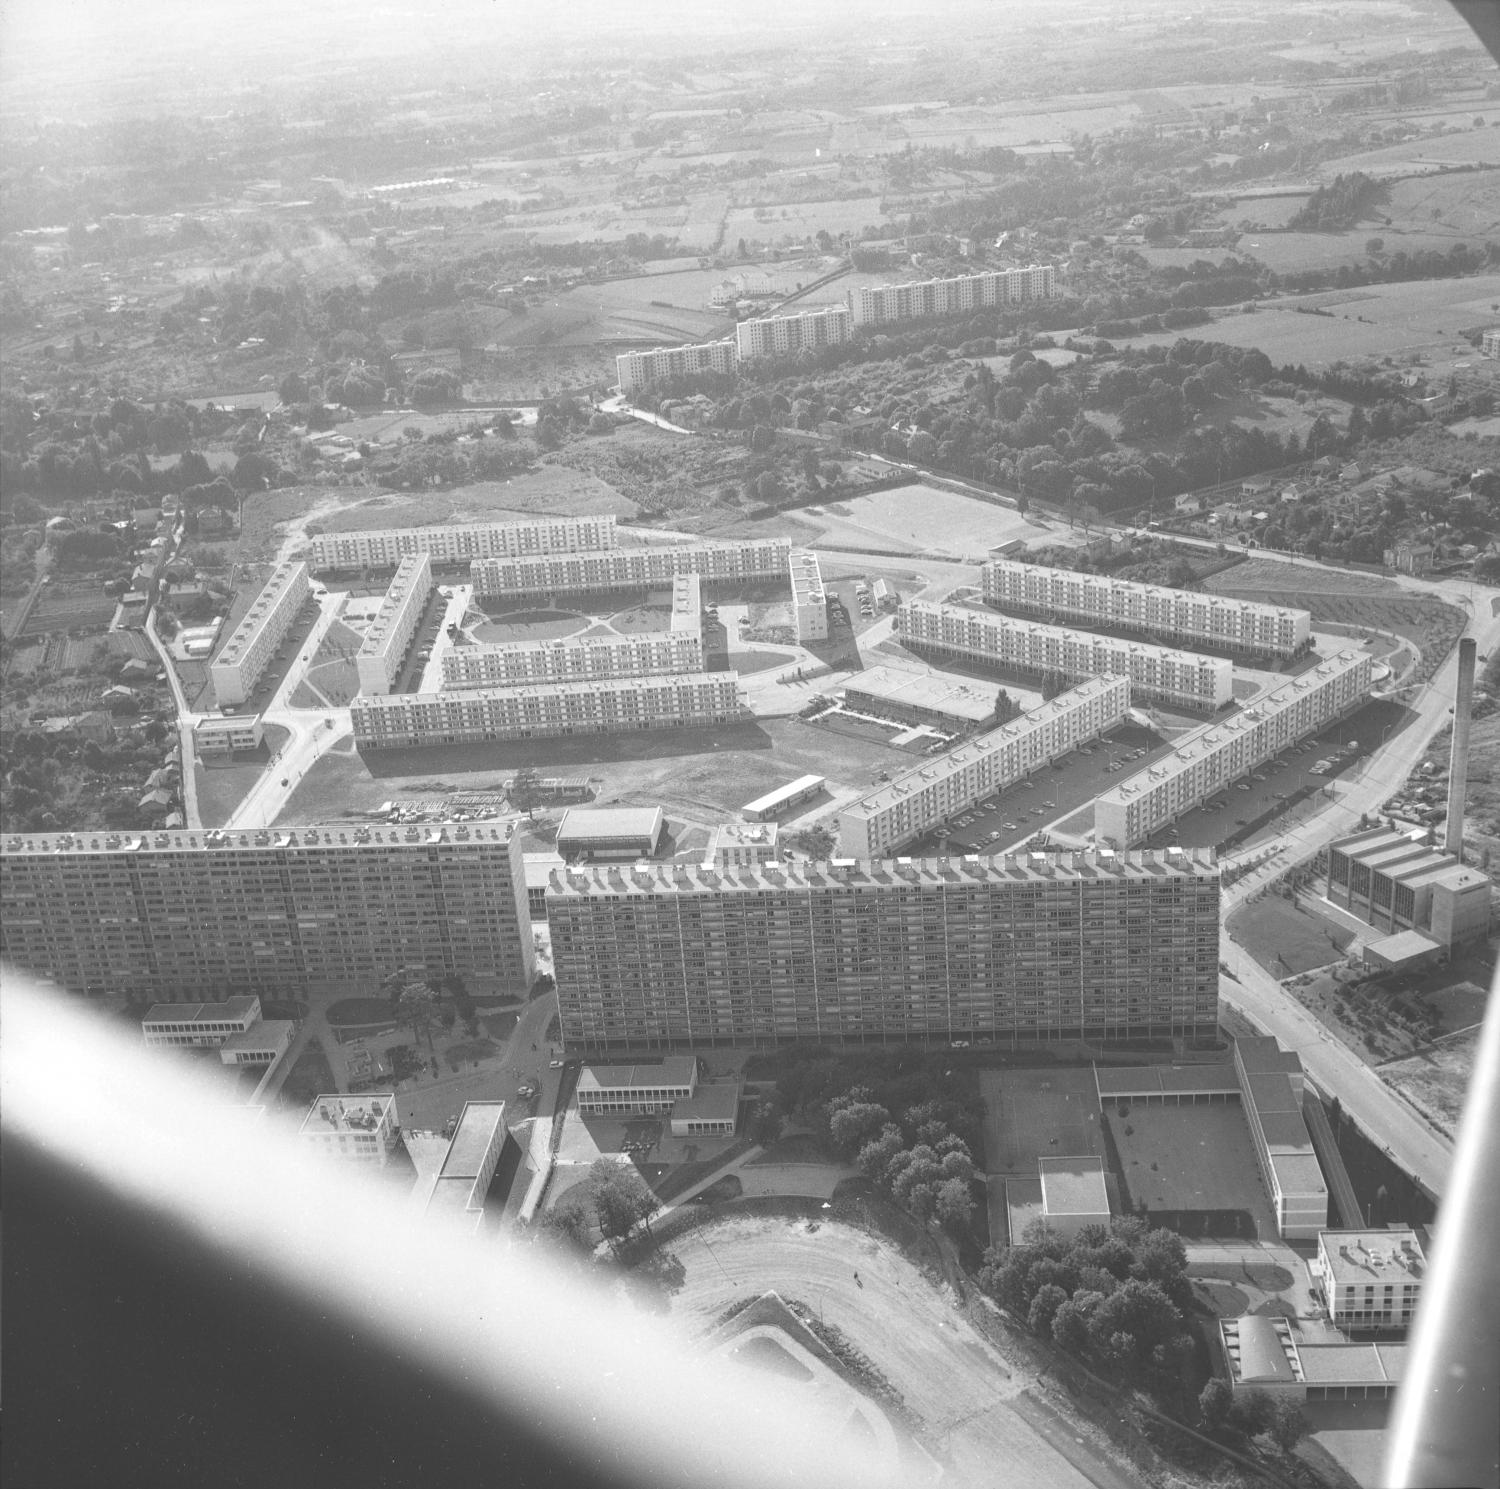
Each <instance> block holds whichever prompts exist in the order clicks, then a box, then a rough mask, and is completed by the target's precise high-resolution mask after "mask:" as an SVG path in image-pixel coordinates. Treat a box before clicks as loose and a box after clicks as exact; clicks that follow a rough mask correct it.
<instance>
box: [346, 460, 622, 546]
mask: <svg viewBox="0 0 1500 1489" xmlns="http://www.w3.org/2000/svg"><path fill="white" fill-rule="evenodd" d="M636 511H637V507H636V504H635V503H634V502H633V501H631V500H630V498H629V497H626V496H622V495H621V494H620V493H619V492H618V491H616V490H615V488H614V487H613V486H611V485H609V484H608V483H607V482H605V481H601V480H599V479H598V478H597V477H596V476H593V475H591V474H589V473H588V472H586V471H578V470H571V469H568V468H566V467H564V466H560V465H542V466H538V467H536V468H535V469H534V470H529V471H523V472H522V473H521V474H520V475H516V476H512V477H511V478H510V479H509V480H507V481H476V482H474V483H473V484H472V485H469V486H455V487H454V488H453V489H452V490H451V491H430V492H424V493H423V494H422V495H421V496H407V495H405V494H403V493H400V492H383V493H381V494H380V495H379V496H369V497H365V498H364V499H363V500H361V501H359V502H358V503H357V504H354V505H350V506H347V507H345V508H344V509H343V510H342V511H339V512H336V513H334V514H333V515H331V516H329V517H327V518H325V519H324V520H323V521H322V522H321V523H319V526H320V527H322V528H323V529H324V531H326V532H362V531H366V530H368V529H371V528H385V527H433V526H440V525H443V524H446V523H450V522H505V521H510V520H512V519H524V518H525V517H527V516H528V515H541V514H544V513H545V514H548V515H551V514H554V513H556V514H560V515H563V516H568V517H577V516H583V515H586V514H589V513H594V512H613V513H615V514H616V515H618V516H620V517H633V516H635V514H636Z"/></svg>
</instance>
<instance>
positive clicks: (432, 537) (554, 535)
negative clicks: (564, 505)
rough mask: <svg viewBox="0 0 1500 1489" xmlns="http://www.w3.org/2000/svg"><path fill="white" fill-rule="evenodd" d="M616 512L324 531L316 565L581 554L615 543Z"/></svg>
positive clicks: (321, 568) (384, 565) (315, 543)
mask: <svg viewBox="0 0 1500 1489" xmlns="http://www.w3.org/2000/svg"><path fill="white" fill-rule="evenodd" d="M614 546H615V519H614V517H613V515H608V514H595V515H593V516H589V517H539V518H536V519H534V520H531V521H527V522H478V523H473V522H470V523H451V524H448V525H445V526H443V527H397V528H378V529H371V530H370V531H368V532H352V533H319V534H318V535H317V536H316V537H314V538H313V540H312V558H311V562H312V566H313V569H314V570H315V571H316V572H317V573H320V574H321V573H324V572H326V571H329V570H335V571H337V570H353V569H394V568H395V567H396V565H397V564H399V563H400V562H401V560H402V559H403V558H406V557H408V556H409V555H410V554H414V553H425V554H427V555H429V556H430V557H431V559H432V561H433V563H438V564H451V563H465V562H467V561H468V560H470V559H475V558H525V557H529V556H531V555H533V554H538V553H578V552H580V551H582V550H584V549H592V548H613V547H614Z"/></svg>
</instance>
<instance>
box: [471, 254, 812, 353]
mask: <svg viewBox="0 0 1500 1489" xmlns="http://www.w3.org/2000/svg"><path fill="white" fill-rule="evenodd" d="M808 277H809V278H816V277H817V276H816V275H809V276H808ZM722 278H724V275H722V274H719V273H717V272H714V271H711V270H694V271H691V272H689V273H685V274H670V275H667V274H655V275H646V276H641V277H638V278H635V279H614V280H609V281H607V282H606V283H603V284H585V285H579V286H577V287H576V288H574V289H570V290H563V291H561V292H560V293H559V294H557V295H555V296H551V297H548V298H547V299H546V300H544V301H543V302H542V303H541V304H539V305H533V306H530V307H529V308H528V309H527V311H526V314H524V315H516V316H511V317H510V318H509V319H508V320H507V321H506V322H505V324H504V325H503V326H502V327H500V328H499V329H498V331H497V333H496V340H497V341H498V342H499V344H500V345H501V346H503V347H526V346H579V345H589V344H592V343H595V342H607V341H623V342H639V341H642V340H652V341H658V340H659V342H660V344H662V345H665V346H673V345H676V344H677V343H678V342H682V341H712V340H715V339H717V338H718V337H722V336H725V335H728V334H732V333H733V326H732V324H731V323H730V321H729V320H728V318H727V317H726V316H725V315H724V314H723V313H722V312H721V311H717V310H710V309H709V308H708V292H709V290H711V289H712V288H713V286H714V285H716V284H718V283H719V281H720V280H721V279H722Z"/></svg>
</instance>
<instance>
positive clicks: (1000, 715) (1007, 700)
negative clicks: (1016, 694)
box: [995, 688, 1019, 724]
mask: <svg viewBox="0 0 1500 1489" xmlns="http://www.w3.org/2000/svg"><path fill="white" fill-rule="evenodd" d="M1018 712H1019V709H1017V707H1016V704H1015V701H1014V700H1013V699H1012V698H1011V696H1010V694H1009V693H1007V692H1006V691H1005V689H1004V688H1001V689H1000V691H999V692H998V693H996V694H995V723H996V724H1004V723H1006V722H1007V721H1008V720H1009V719H1011V718H1012V717H1013V716H1014V715H1015V714H1016V713H1018Z"/></svg>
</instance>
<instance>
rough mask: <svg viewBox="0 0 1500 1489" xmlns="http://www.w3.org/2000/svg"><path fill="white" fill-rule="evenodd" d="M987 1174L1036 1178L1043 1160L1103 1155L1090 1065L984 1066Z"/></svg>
mask: <svg viewBox="0 0 1500 1489" xmlns="http://www.w3.org/2000/svg"><path fill="white" fill-rule="evenodd" d="M979 1094H980V1097H981V1098H982V1099H983V1101H984V1165H985V1172H986V1173H988V1174H1025V1175H1028V1176H1030V1177H1032V1178H1034V1177H1035V1176H1036V1172H1037V1167H1036V1162H1037V1159H1038V1158H1080V1157H1083V1156H1085V1155H1087V1154H1090V1153H1092V1154H1097V1155H1098V1156H1100V1157H1103V1155H1104V1151H1105V1150H1104V1133H1103V1130H1102V1129H1101V1128H1100V1125H1099V1096H1098V1092H1097V1090H1096V1088H1095V1085H1094V1073H1093V1071H1092V1070H1091V1069H1087V1068H1080V1069H1057V1070H1053V1069H1046V1070H1024V1069H1022V1070H1003V1071H995V1070H982V1071H980V1072H979Z"/></svg>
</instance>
